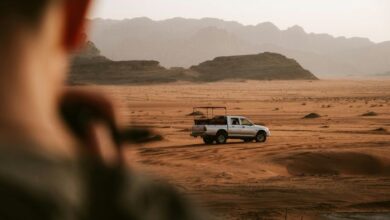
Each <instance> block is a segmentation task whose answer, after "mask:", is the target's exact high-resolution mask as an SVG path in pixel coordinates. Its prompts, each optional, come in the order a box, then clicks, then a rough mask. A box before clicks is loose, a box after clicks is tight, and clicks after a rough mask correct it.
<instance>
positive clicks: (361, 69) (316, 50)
mask: <svg viewBox="0 0 390 220" xmlns="http://www.w3.org/2000/svg"><path fill="white" fill-rule="evenodd" d="M91 24H92V29H91V30H92V32H91V35H90V38H91V40H92V41H93V42H95V43H96V44H97V46H98V47H99V48H100V49H101V50H102V54H104V55H105V56H107V57H108V58H110V59H113V60H150V59H152V60H159V61H161V64H162V65H163V66H167V67H174V66H183V67H186V68H188V67H190V66H191V65H193V64H196V63H200V62H204V61H206V60H210V59H213V58H214V57H217V56H233V55H245V54H258V53H261V52H275V53H281V54H284V55H286V56H288V57H291V58H293V59H295V60H297V61H298V62H299V63H300V64H301V65H302V66H303V67H305V68H306V69H308V70H310V71H311V72H313V73H315V74H316V75H317V74H318V75H319V76H322V77H326V76H332V77H333V76H345V75H366V74H375V73H378V72H385V71H388V70H389V69H390V46H389V44H390V42H384V43H380V44H375V43H373V42H371V41H370V40H369V39H365V38H345V37H333V36H331V35H328V34H313V33H307V32H306V31H305V30H304V29H303V28H301V27H299V26H293V27H291V28H288V29H286V30H280V29H279V28H278V27H276V26H275V25H274V24H272V23H270V22H266V23H260V24H258V25H256V26H245V25H242V24H240V23H237V22H231V21H223V20H219V19H213V18H205V19H184V18H173V19H169V20H163V21H153V20H151V19H148V18H135V19H125V20H120V21H119V20H103V19H95V20H92V22H91Z"/></svg>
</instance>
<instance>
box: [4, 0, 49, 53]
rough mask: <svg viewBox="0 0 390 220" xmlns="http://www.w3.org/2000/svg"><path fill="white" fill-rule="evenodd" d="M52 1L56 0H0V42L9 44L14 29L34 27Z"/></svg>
mask: <svg viewBox="0 0 390 220" xmlns="http://www.w3.org/2000/svg"><path fill="white" fill-rule="evenodd" d="M52 1H56V0H0V44H2V45H3V46H4V45H6V44H9V43H10V42H9V41H12V39H13V37H14V35H13V34H14V32H15V30H18V29H20V28H23V29H26V28H29V29H32V30H34V29H36V28H37V27H38V25H39V24H40V21H41V19H42V16H43V14H44V12H45V9H46V8H47V7H48V5H49V4H50V3H51V2H52Z"/></svg>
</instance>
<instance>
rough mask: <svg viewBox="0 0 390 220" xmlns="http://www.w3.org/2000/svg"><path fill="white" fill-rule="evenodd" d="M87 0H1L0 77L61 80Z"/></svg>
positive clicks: (76, 41)
mask: <svg viewBox="0 0 390 220" xmlns="http://www.w3.org/2000/svg"><path fill="white" fill-rule="evenodd" d="M89 1H90V0H1V1H0V48H1V49H0V81H4V80H5V79H10V78H12V77H13V78H18V79H19V80H39V79H40V78H42V79H45V81H46V83H47V84H48V85H50V84H51V85H54V86H58V83H62V82H63V81H64V80H65V75H66V74H65V72H66V69H67V63H68V55H69V53H70V52H71V51H72V50H74V49H75V48H77V47H78V46H79V45H80V42H81V41H82V30H83V26H84V23H85V13H86V11H87V8H88V5H89ZM14 82H15V81H14ZM25 84H27V83H25ZM41 86H42V87H45V85H41ZM47 92H50V91H47Z"/></svg>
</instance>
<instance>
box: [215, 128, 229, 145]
mask: <svg viewBox="0 0 390 220" xmlns="http://www.w3.org/2000/svg"><path fill="white" fill-rule="evenodd" d="M215 141H216V142H217V144H226V141H227V134H226V132H224V131H219V132H218V133H217V135H216V136H215Z"/></svg>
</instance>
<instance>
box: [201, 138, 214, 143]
mask: <svg viewBox="0 0 390 220" xmlns="http://www.w3.org/2000/svg"><path fill="white" fill-rule="evenodd" d="M203 142H204V143H205V144H213V143H214V139H213V138H212V137H210V136H204V137H203Z"/></svg>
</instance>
